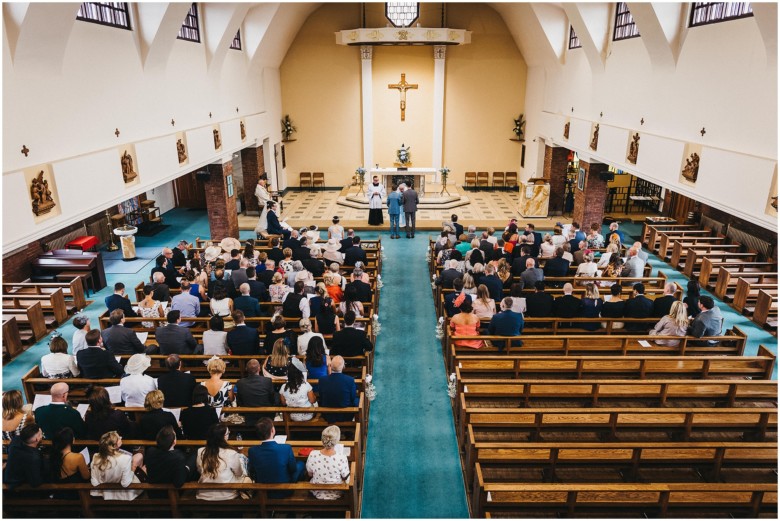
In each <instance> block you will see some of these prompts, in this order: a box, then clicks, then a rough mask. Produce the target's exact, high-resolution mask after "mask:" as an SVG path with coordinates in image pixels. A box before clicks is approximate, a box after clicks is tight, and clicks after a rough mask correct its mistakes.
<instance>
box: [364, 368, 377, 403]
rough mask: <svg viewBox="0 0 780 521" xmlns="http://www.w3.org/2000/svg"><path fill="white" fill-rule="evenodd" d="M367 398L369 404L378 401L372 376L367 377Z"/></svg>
mask: <svg viewBox="0 0 780 521" xmlns="http://www.w3.org/2000/svg"><path fill="white" fill-rule="evenodd" d="M366 398H368V401H369V402H373V401H374V400H375V399H376V387H374V377H373V376H371V375H370V374H367V375H366Z"/></svg>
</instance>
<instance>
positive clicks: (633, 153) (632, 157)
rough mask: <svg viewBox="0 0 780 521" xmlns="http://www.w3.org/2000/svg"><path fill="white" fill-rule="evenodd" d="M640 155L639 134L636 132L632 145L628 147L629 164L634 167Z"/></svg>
mask: <svg viewBox="0 0 780 521" xmlns="http://www.w3.org/2000/svg"><path fill="white" fill-rule="evenodd" d="M638 155H639V132H636V133H635V134H634V136H633V137H632V138H631V144H630V145H628V157H627V158H626V159H628V162H629V163H631V164H632V165H635V164H636V157H637V156H638Z"/></svg>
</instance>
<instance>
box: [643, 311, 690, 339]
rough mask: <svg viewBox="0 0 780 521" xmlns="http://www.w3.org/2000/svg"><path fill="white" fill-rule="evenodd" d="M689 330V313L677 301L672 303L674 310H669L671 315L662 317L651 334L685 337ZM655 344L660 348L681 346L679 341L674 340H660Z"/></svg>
mask: <svg viewBox="0 0 780 521" xmlns="http://www.w3.org/2000/svg"><path fill="white" fill-rule="evenodd" d="M687 330H688V311H687V310H686V308H685V304H683V303H682V302H681V301H679V300H675V301H674V302H673V303H672V309H670V310H669V314H668V315H665V316H663V317H661V320H659V321H658V323H657V324H656V325H655V326H654V327H653V329H651V330H650V334H651V335H653V336H679V337H684V336H685V334H686V331H687ZM655 343H656V344H657V345H659V346H669V347H677V346H679V345H680V341H679V340H672V339H668V340H666V339H658V340H655Z"/></svg>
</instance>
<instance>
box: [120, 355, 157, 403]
mask: <svg viewBox="0 0 780 521" xmlns="http://www.w3.org/2000/svg"><path fill="white" fill-rule="evenodd" d="M150 365H152V359H151V358H149V357H148V356H146V355H145V354H143V353H136V354H134V355H133V356H131V357H130V360H128V361H127V365H126V366H125V372H126V373H127V374H128V375H129V376H125V377H124V378H122V379H121V380H120V381H119V389H120V391H121V392H122V401H123V402H125V407H143V406H144V401H145V400H146V395H147V394H148V393H150V392H151V391H154V390H156V389H157V380H155V379H154V378H152V377H151V376H148V375H145V374H144V371H146V370H147V369H148V368H149V366H150Z"/></svg>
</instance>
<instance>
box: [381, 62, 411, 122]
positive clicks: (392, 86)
mask: <svg viewBox="0 0 780 521" xmlns="http://www.w3.org/2000/svg"><path fill="white" fill-rule="evenodd" d="M387 88H388V89H398V91H399V92H400V93H401V121H406V91H407V90H409V89H416V88H417V84H416V83H406V73H403V72H402V73H401V81H400V82H399V83H390V84H388V85H387Z"/></svg>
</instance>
